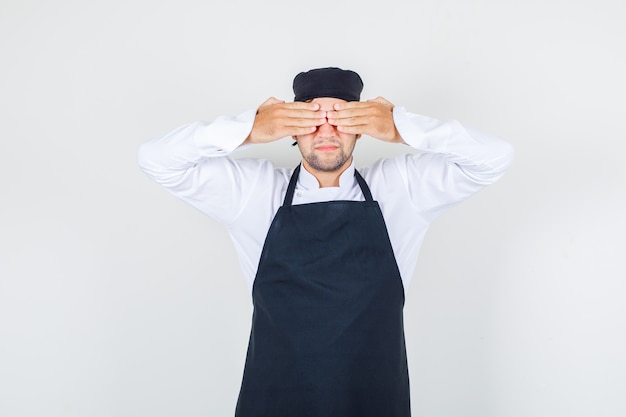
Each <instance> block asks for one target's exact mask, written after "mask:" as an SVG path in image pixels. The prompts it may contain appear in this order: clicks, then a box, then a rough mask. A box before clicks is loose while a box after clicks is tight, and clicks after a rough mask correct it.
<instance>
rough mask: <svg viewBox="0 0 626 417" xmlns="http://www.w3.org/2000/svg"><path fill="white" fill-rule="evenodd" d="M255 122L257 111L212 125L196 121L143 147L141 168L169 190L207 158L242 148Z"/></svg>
mask: <svg viewBox="0 0 626 417" xmlns="http://www.w3.org/2000/svg"><path fill="white" fill-rule="evenodd" d="M253 121H254V111H252V110H251V111H248V112H245V113H243V114H241V115H239V116H236V117H220V118H218V119H216V120H215V121H214V122H212V123H207V122H194V123H189V124H186V125H183V126H181V127H179V128H177V129H175V130H173V131H172V132H170V133H168V134H166V135H164V136H162V137H158V138H154V139H152V140H150V141H148V142H146V143H144V144H143V145H141V146H140V148H139V151H138V155H137V161H138V164H139V167H140V168H141V169H142V170H143V171H144V172H145V173H146V174H147V175H148V176H149V177H150V178H152V179H153V180H154V181H156V182H158V183H159V184H161V185H163V186H164V187H166V188H173V187H175V186H176V184H179V183H180V179H181V177H182V176H185V175H186V174H187V172H188V171H189V170H190V169H192V168H193V167H195V166H197V165H198V164H199V163H200V162H201V161H203V160H204V159H207V158H214V157H221V156H226V155H229V154H230V153H232V152H233V151H235V150H236V149H237V148H240V147H241V146H242V143H243V142H244V140H245V139H246V137H247V136H248V134H249V132H250V129H251V128H252V123H253Z"/></svg>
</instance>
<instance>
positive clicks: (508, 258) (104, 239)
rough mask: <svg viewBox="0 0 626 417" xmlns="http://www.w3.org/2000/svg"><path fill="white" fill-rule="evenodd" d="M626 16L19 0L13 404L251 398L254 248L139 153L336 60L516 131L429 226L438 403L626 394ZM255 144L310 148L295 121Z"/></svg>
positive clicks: (424, 286) (285, 88) (416, 325)
mask: <svg viewBox="0 0 626 417" xmlns="http://www.w3.org/2000/svg"><path fill="white" fill-rule="evenodd" d="M625 20H626V3H624V2H623V1H622V0H614V1H610V0H596V1H580V0H569V1H565V0H563V1H558V0H557V1H551V0H542V1H538V0H526V1H511V0H509V1H506V0H471V1H468V0H466V1H461V0H456V1H451V0H426V1H403V2H398V1H385V2H363V1H356V0H349V1H343V2H339V1H337V2H330V1H324V0H322V1H316V2H297V1H272V0H266V1H251V0H241V1H237V0H229V1H199V0H181V1H177V2H158V1H157V2H154V1H147V0H127V1H111V0H108V1H101V0H98V1H67V0H65V1H56V2H52V1H29V0H2V3H0V57H2V58H1V65H0V134H1V138H0V178H1V188H0V196H1V197H0V198H1V202H2V204H1V205H0V416H3V417H18V416H19V417H22V416H29V417H30V416H46V417H54V416H80V417H85V416H90V417H91V416H93V417H100V416H102V417H110V416H116V417H125V416H128V417H131V416H132V417H135V416H151V417H160V416H173V415H184V416H188V417H191V416H229V415H232V414H233V410H234V405H235V401H236V397H237V394H238V390H239V384H240V381H241V372H242V370H243V362H244V358H245V351H246V347H247V339H248V334H249V326H250V316H251V311H252V309H251V303H250V298H249V294H248V290H247V288H246V285H245V283H244V280H243V277H242V274H241V272H240V270H239V266H238V263H237V259H236V258H235V254H234V249H233V248H232V247H231V244H230V241H229V239H228V236H227V234H226V232H225V231H224V229H223V228H222V227H221V226H220V225H218V224H216V223H215V222H213V221H212V220H211V219H209V218H207V217H205V216H203V215H202V214H201V213H199V212H198V211H196V210H195V209H193V208H191V207H188V206H186V205H185V204H183V203H182V202H180V201H179V200H177V199H176V198H174V197H172V196H171V195H170V194H168V193H167V192H165V191H163V190H161V189H160V188H159V187H158V186H157V185H156V184H154V183H152V182H150V181H149V180H148V179H147V177H146V176H145V175H144V174H143V173H142V172H141V171H140V170H139V169H138V167H137V165H136V152H137V148H138V146H139V145H140V144H141V143H142V142H144V141H146V140H148V139H150V138H152V137H155V136H159V135H162V134H165V133H167V132H168V131H170V130H172V129H174V128H176V127H177V126H179V125H181V124H183V123H187V122H191V121H194V120H207V121H210V120H213V119H214V118H216V117H218V116H219V115H222V114H238V113H240V112H243V111H245V110H248V109H251V108H255V107H257V106H258V105H259V104H260V103H261V102H263V101H264V100H265V99H266V98H267V97H269V96H276V97H279V98H283V99H286V100H291V99H292V93H291V90H290V87H291V80H292V78H293V76H294V75H295V74H296V73H297V72H299V71H302V70H306V69H309V68H313V67H320V66H340V67H344V68H352V69H355V70H357V71H358V72H359V73H360V74H361V75H362V77H363V78H364V81H365V85H366V86H365V90H364V93H363V98H373V97H376V96H378V95H381V96H383V97H386V98H387V99H389V100H390V101H392V102H393V103H395V104H396V105H399V106H404V107H406V108H407V109H408V110H410V111H412V112H415V113H421V114H425V115H429V116H431V117H436V118H440V119H457V120H459V121H461V122H462V123H464V124H466V125H469V126H473V127H475V128H478V129H481V130H484V131H486V132H490V133H492V134H495V135H498V136H500V137H502V138H504V139H506V140H508V141H509V142H511V143H512V144H513V145H514V146H515V149H516V160H515V163H514V165H513V168H512V169H511V171H510V172H509V173H508V174H507V175H506V176H505V177H504V178H503V179H502V180H501V181H500V182H498V183H497V184H495V185H493V186H491V187H490V188H488V189H486V190H484V191H482V192H481V193H479V194H478V195H476V196H474V197H472V198H471V199H470V200H469V201H467V202H466V203H464V204H463V205H461V206H459V207H456V208H454V209H453V210H452V211H450V212H449V213H447V214H446V215H445V216H443V217H441V218H440V219H438V220H437V221H436V222H435V223H434V224H433V225H432V227H431V230H430V231H429V234H428V235H427V238H426V240H425V242H424V246H423V249H422V252H421V254H420V257H419V261H418V267H417V270H416V273H415V276H414V278H413V283H412V286H411V287H410V289H409V290H408V297H407V302H406V308H405V317H406V334H407V344H408V354H409V364H410V372H411V388H412V390H411V391H412V405H413V412H414V415H415V416H421V417H448V416H450V417H451V416H463V417H473V416H476V417H554V416H569V417H582V416H594V417H596V416H602V417H618V416H619V417H621V416H624V415H626V400H625V397H624V393H625V392H626V361H625V354H624V352H626V335H625V331H624V330H625V329H626V303H625V302H624V300H625V296H626V284H625V277H626V273H625V272H626V261H625V260H624V258H625V257H626V256H625V253H624V252H625V251H624V247H625V245H624V232H625V231H626V222H625V220H624V213H626V196H625V190H626V187H625V186H624V183H625V180H626V170H625V169H624V166H623V159H624V150H625V145H624V143H625V141H626V127H625V125H624V121H625V120H626V106H625V105H624V97H625V96H626V85H625V82H624V76H623V74H625V73H626V57H625V55H626V54H625V51H626V48H625V47H624V39H626V30H625V29H624V21H625ZM357 148H358V149H357V152H356V158H357V165H365V164H369V163H371V162H372V161H374V160H375V159H377V158H378V157H380V156H383V155H384V156H392V155H395V154H397V153H398V152H401V151H403V150H404V149H401V148H400V147H394V146H393V145H387V144H382V143H379V142H377V141H374V140H373V139H371V138H366V139H364V140H362V141H360V143H359V144H358V146H357ZM246 152H248V151H246ZM250 152H252V154H254V155H258V156H260V157H269V158H273V159H274V160H275V161H276V163H277V164H278V165H280V166H293V165H295V164H296V163H297V161H298V154H297V150H296V149H295V148H292V147H291V146H289V140H288V139H287V140H284V141H280V142H276V143H273V144H271V145H266V146H265V147H257V148H255V149H254V150H253V151H252V150H251V151H250Z"/></svg>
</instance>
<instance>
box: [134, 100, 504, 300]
mask: <svg viewBox="0 0 626 417" xmlns="http://www.w3.org/2000/svg"><path fill="white" fill-rule="evenodd" d="M255 114H256V110H250V111H247V112H245V113H243V114H241V115H239V116H236V117H220V118H218V119H216V120H215V121H213V122H212V123H207V122H195V123H190V124H186V125H184V126H181V127H179V128H178V129H175V130H174V131H172V132H171V133H169V134H167V135H165V136H163V137H159V138H155V139H152V140H150V141H148V142H146V143H144V144H143V145H142V146H141V147H140V148H139V153H138V163H139V166H140V167H141V169H142V170H143V171H144V172H145V173H146V174H147V175H148V176H149V177H151V178H152V179H153V180H154V181H156V182H157V183H159V184H160V185H161V186H163V187H164V188H165V189H167V190H168V191H170V192H171V193H173V194H174V195H175V196H177V197H178V198H180V199H182V200H183V201H185V202H187V203H189V204H190V205H192V206H194V207H196V208H197V209H199V210H200V211H202V212H203V213H205V214H207V215H208V216H210V217H211V218H213V219H215V220H216V221H218V222H220V223H222V224H223V225H224V226H226V228H227V230H228V233H229V234H230V236H231V238H232V241H233V243H234V245H235V249H236V251H237V254H238V256H239V261H240V264H241V268H242V269H243V273H244V277H245V278H246V281H247V283H248V286H249V289H250V290H252V286H253V283H254V277H255V275H256V271H257V267H258V264H259V259H260V257H261V251H262V249H263V244H264V242H265V237H266V235H267V232H268V230H269V227H270V224H271V222H272V220H273V218H274V215H275V214H276V211H277V210H278V208H279V207H280V206H281V205H282V203H283V199H284V195H285V192H286V189H287V184H288V182H289V178H290V176H291V173H292V171H293V168H289V169H286V168H276V167H274V165H273V164H272V162H270V161H268V160H262V159H252V158H242V159H234V158H230V157H229V155H230V154H231V153H232V152H234V151H236V150H237V149H241V148H243V147H244V146H242V145H241V143H242V142H243V141H244V140H245V139H246V137H247V136H248V134H249V133H250V131H251V130H252V125H253V122H254V117H255ZM393 118H394V122H395V125H396V128H397V129H398V132H399V133H400V136H402V138H403V139H404V141H405V142H406V143H407V144H408V145H410V146H411V147H413V148H416V149H418V150H419V151H421V152H419V153H410V154H406V155H401V156H397V157H394V158H389V159H381V160H379V161H377V162H376V163H374V164H373V165H372V166H370V167H363V168H359V169H358V171H359V172H360V173H361V174H362V175H363V177H364V178H365V180H366V182H367V184H368V185H369V187H370V189H371V192H372V196H373V198H374V199H375V200H377V201H378V202H379V204H380V207H381V211H382V214H383V217H384V219H385V224H386V226H387V231H388V233H389V238H390V240H391V245H392V248H393V252H394V255H395V257H396V261H397V263H398V268H399V270H400V275H401V277H402V283H403V286H404V289H405V291H406V290H407V289H408V287H409V283H410V280H411V277H412V275H413V272H414V269H415V264H416V261H417V255H418V252H419V249H420V246H421V244H422V241H423V239H424V235H425V233H426V230H427V229H428V226H429V224H430V223H431V222H432V221H433V220H434V219H435V218H437V217H438V216H439V215H441V214H442V213H443V212H445V211H446V210H447V209H449V208H450V207H452V206H454V205H455V204H457V203H459V202H461V201H463V200H465V199H466V198H468V197H469V196H471V195H472V194H474V193H476V192H478V191H479V190H481V189H482V188H483V187H485V186H487V185H489V184H491V183H493V182H495V181H496V180H497V179H498V178H500V177H501V176H502V175H503V174H504V173H505V172H506V170H507V169H508V167H509V166H510V164H511V162H512V158H513V148H512V147H511V146H510V145H509V144H508V143H507V142H504V141H503V140H501V139H498V138H496V137H494V136H491V135H488V134H485V133H482V132H479V131H477V130H474V129H470V128H467V127H464V126H462V125H461V124H460V123H459V122H457V121H446V122H442V121H439V120H435V119H432V118H429V117H426V116H422V115H418V114H412V113H409V112H407V111H406V110H405V109H404V108H401V107H395V108H394V110H393ZM247 146H258V145H247ZM390 146H391V145H390ZM395 146H401V145H395ZM354 169H355V167H354V163H353V164H352V165H351V166H350V167H349V168H348V169H347V170H346V171H345V172H344V173H343V174H342V175H341V177H340V181H339V187H324V188H320V187H319V183H318V182H317V179H316V178H315V177H314V176H313V175H312V174H311V173H309V172H308V171H306V169H301V171H300V177H299V179H298V182H297V185H296V192H295V195H294V199H293V204H304V203H313V202H322V201H331V200H356V201H362V200H364V197H363V194H362V193H361V189H360V187H359V185H358V183H357V182H356V180H355V177H354ZM311 221H315V219H311Z"/></svg>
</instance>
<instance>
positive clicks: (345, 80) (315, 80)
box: [293, 67, 363, 101]
mask: <svg viewBox="0 0 626 417" xmlns="http://www.w3.org/2000/svg"><path fill="white" fill-rule="evenodd" d="M361 91H363V81H362V80H361V77H359V74H357V73H356V72H354V71H350V70H342V69H341V68H335V67H331V68H316V69H312V70H310V71H307V72H301V73H300V74H298V75H296V77H295V78H294V79H293V92H294V94H295V95H296V97H295V98H294V99H293V101H307V100H311V99H314V98H318V97H333V98H340V99H342V100H345V101H359V99H360V98H361Z"/></svg>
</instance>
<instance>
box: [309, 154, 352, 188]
mask: <svg viewBox="0 0 626 417" xmlns="http://www.w3.org/2000/svg"><path fill="white" fill-rule="evenodd" d="M351 163H352V158H350V159H348V160H347V161H346V162H345V163H344V164H343V165H342V166H341V167H339V168H338V169H336V170H334V171H320V170H317V169H314V168H313V167H311V166H310V165H309V164H308V163H307V162H306V161H305V160H304V159H303V160H302V166H303V167H304V168H305V169H306V170H307V171H309V172H310V173H311V174H312V175H313V176H314V177H315V178H316V179H317V182H318V183H319V186H320V188H324V187H339V178H341V174H343V173H344V171H345V170H346V169H348V167H349V166H350V164H351Z"/></svg>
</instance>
